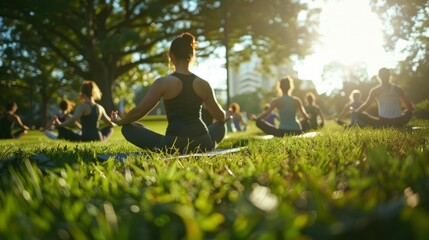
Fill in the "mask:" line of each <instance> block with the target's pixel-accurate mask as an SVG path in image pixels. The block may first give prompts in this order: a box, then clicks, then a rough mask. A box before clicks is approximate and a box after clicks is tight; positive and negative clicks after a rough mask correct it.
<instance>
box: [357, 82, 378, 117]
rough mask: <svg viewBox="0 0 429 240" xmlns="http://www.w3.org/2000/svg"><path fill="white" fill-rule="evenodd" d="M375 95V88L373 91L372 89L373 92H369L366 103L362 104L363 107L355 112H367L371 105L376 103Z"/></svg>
mask: <svg viewBox="0 0 429 240" xmlns="http://www.w3.org/2000/svg"><path fill="white" fill-rule="evenodd" d="M375 95H376V89H374V88H373V89H371V91H369V95H368V97H367V98H366V100H365V102H364V103H362V105H360V107H358V109H356V110H355V112H357V113H361V112H363V111H365V110H366V109H367V108H368V107H369V106H370V105H371V103H372V102H373V101H374V99H375Z"/></svg>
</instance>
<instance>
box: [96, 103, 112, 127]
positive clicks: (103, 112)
mask: <svg viewBox="0 0 429 240" xmlns="http://www.w3.org/2000/svg"><path fill="white" fill-rule="evenodd" d="M98 107H99V109H100V112H101V120H103V122H104V123H105V124H106V125H107V126H111V127H116V123H114V122H112V120H111V119H110V117H109V116H107V114H106V110H104V107H103V106H101V105H98Z"/></svg>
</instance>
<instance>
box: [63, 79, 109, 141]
mask: <svg viewBox="0 0 429 240" xmlns="http://www.w3.org/2000/svg"><path fill="white" fill-rule="evenodd" d="M80 97H81V101H82V102H81V103H80V104H79V105H77V107H76V111H75V113H74V115H73V116H71V117H70V118H68V119H66V120H65V121H64V122H60V120H59V119H58V117H56V118H55V121H56V124H57V126H58V134H59V135H60V136H62V137H63V139H65V140H70V141H82V142H88V141H104V140H107V139H108V138H109V136H110V135H111V134H112V133H113V127H114V126H116V124H115V123H113V122H112V121H111V120H110V117H109V116H108V115H107V114H106V111H105V110H104V108H103V106H101V105H100V104H97V103H96V102H95V101H96V100H99V99H100V98H101V92H100V89H99V88H98V86H97V84H96V83H95V82H94V81H84V82H83V84H82V86H81V88H80ZM78 119H80V124H81V125H82V134H77V133H75V132H73V131H72V130H71V129H69V128H67V126H70V125H72V124H74V123H75V122H76V121H77V120H78ZM100 120H103V121H104V123H105V125H106V127H104V128H102V129H98V127H99V122H100Z"/></svg>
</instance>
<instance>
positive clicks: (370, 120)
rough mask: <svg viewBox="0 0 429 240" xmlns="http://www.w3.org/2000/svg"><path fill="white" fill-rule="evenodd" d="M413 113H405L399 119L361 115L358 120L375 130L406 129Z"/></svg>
mask: <svg viewBox="0 0 429 240" xmlns="http://www.w3.org/2000/svg"><path fill="white" fill-rule="evenodd" d="M411 115H412V113H411V111H405V112H404V113H403V114H402V115H401V116H399V117H397V118H382V117H375V116H372V115H370V114H368V113H359V114H358V119H359V120H361V121H363V122H364V123H365V126H371V127H375V128H383V127H395V128H401V127H404V126H405V125H406V124H407V123H408V121H410V119H411Z"/></svg>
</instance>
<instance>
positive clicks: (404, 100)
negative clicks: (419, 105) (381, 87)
mask: <svg viewBox="0 0 429 240" xmlns="http://www.w3.org/2000/svg"><path fill="white" fill-rule="evenodd" d="M396 92H397V93H398V95H399V98H400V99H401V101H402V103H403V104H404V105H405V107H406V108H407V109H408V111H410V112H412V111H414V106H413V104H412V103H411V102H410V100H409V99H408V97H407V96H406V95H405V92H404V90H403V89H402V88H400V87H396Z"/></svg>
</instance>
